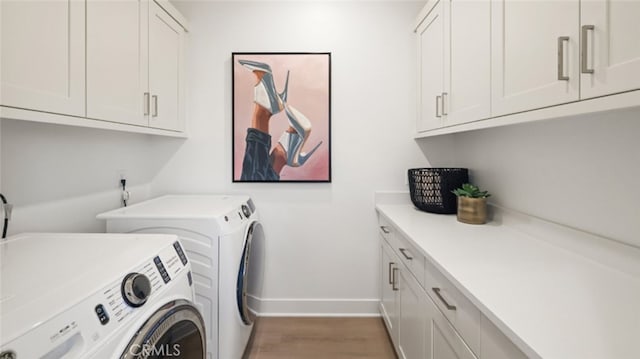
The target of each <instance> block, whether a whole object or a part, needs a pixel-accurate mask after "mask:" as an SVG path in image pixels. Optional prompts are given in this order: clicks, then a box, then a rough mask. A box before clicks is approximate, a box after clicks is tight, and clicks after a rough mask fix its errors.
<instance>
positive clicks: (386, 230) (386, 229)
mask: <svg viewBox="0 0 640 359" xmlns="http://www.w3.org/2000/svg"><path fill="white" fill-rule="evenodd" d="M380 229H381V230H382V231H383V232H384V233H386V234H389V233H391V231H390V230H389V227H387V226H380Z"/></svg>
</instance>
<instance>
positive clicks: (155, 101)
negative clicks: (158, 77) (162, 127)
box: [151, 95, 158, 117]
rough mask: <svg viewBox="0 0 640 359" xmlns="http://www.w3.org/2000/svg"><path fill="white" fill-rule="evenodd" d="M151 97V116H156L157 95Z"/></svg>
mask: <svg viewBox="0 0 640 359" xmlns="http://www.w3.org/2000/svg"><path fill="white" fill-rule="evenodd" d="M151 99H152V100H153V113H152V114H151V117H158V95H153V96H151Z"/></svg>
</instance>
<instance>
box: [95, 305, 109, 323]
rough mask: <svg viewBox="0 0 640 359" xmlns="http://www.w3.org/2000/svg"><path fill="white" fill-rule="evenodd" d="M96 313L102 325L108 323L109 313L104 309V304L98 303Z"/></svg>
mask: <svg viewBox="0 0 640 359" xmlns="http://www.w3.org/2000/svg"><path fill="white" fill-rule="evenodd" d="M95 310H96V314H97V315H98V320H99V321H100V324H102V325H107V323H109V315H108V314H107V311H106V310H105V309H104V306H103V305H102V304H98V305H96V308H95Z"/></svg>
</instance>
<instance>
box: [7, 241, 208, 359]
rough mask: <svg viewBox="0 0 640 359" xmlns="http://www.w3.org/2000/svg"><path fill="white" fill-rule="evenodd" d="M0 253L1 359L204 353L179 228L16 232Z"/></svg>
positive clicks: (192, 356)
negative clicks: (164, 231)
mask: <svg viewBox="0 0 640 359" xmlns="http://www.w3.org/2000/svg"><path fill="white" fill-rule="evenodd" d="M0 263H1V264H0V323H1V324H0V326H1V327H0V328H1V331H0V358H2V359H31V358H34V359H35V358H43V359H54V358H65V359H75V358H78V359H80V358H82V359H88V358H91V359H114V358H139V357H145V358H146V357H147V356H145V354H148V356H150V357H170V356H174V357H179V358H181V359H187V358H188V359H203V358H204V357H205V353H206V347H205V345H206V339H205V337H206V334H205V328H204V322H203V320H202V317H201V315H200V313H199V311H198V310H197V309H196V307H195V305H194V303H193V300H194V290H193V286H192V276H191V272H190V263H189V261H188V259H187V258H186V256H185V254H184V250H183V249H182V247H181V245H180V243H179V241H178V240H177V237H176V236H172V235H148V234H147V235H143V234H136V235H131V234H104V233H102V234H95V233H94V234H78V233H74V234H62V233H37V234H35V233H34V234H20V235H16V236H12V237H9V238H8V239H7V240H6V241H4V242H2V243H1V244H0Z"/></svg>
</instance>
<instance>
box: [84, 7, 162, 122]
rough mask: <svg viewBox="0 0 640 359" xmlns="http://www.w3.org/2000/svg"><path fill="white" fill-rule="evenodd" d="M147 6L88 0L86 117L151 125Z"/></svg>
mask: <svg viewBox="0 0 640 359" xmlns="http://www.w3.org/2000/svg"><path fill="white" fill-rule="evenodd" d="M148 7H149V2H148V1H145V0H137V1H136V0H128V1H106V0H88V1H87V117H89V118H93V119H98V120H106V121H114V122H121V123H128V124H133V125H142V126H147V125H148V121H149V119H148V115H147V112H148V101H149V93H148V87H149V72H148V58H149V54H148V28H149V25H148V22H149V10H148Z"/></svg>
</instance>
